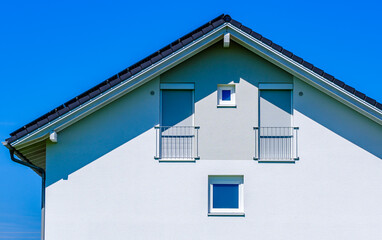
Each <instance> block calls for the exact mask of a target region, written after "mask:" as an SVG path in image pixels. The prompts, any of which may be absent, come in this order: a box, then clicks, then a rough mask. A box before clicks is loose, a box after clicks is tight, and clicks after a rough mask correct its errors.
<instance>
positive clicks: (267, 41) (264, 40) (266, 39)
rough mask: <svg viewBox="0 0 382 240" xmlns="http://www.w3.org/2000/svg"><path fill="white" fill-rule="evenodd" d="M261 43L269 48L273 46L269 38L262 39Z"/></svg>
mask: <svg viewBox="0 0 382 240" xmlns="http://www.w3.org/2000/svg"><path fill="white" fill-rule="evenodd" d="M261 41H262V42H263V43H265V44H267V45H269V46H271V45H272V41H271V40H269V39H268V38H265V37H262V38H261Z"/></svg>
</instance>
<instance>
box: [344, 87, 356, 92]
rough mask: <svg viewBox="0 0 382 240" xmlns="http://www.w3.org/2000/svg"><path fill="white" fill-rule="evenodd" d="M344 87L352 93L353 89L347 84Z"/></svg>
mask: <svg viewBox="0 0 382 240" xmlns="http://www.w3.org/2000/svg"><path fill="white" fill-rule="evenodd" d="M344 89H345V90H346V91H348V92H350V93H354V91H355V89H354V88H353V87H350V86H349V85H345V87H344Z"/></svg>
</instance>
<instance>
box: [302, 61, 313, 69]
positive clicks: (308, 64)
mask: <svg viewBox="0 0 382 240" xmlns="http://www.w3.org/2000/svg"><path fill="white" fill-rule="evenodd" d="M302 65H303V66H304V67H306V68H309V69H310V70H312V69H313V64H311V63H310V62H307V61H305V60H304V61H303V62H302Z"/></svg>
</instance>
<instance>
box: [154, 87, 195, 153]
mask: <svg viewBox="0 0 382 240" xmlns="http://www.w3.org/2000/svg"><path fill="white" fill-rule="evenodd" d="M193 95H194V94H193V90H179V89H176V90H174V89H171V90H167V89H166V90H164V89H162V98H161V102H162V104H161V105H162V107H161V108H162V109H161V147H160V149H161V150H160V151H161V152H160V154H161V158H163V159H192V158H193V157H194V156H195V155H194V151H195V150H194V145H195V127H194V123H193V113H194V98H193Z"/></svg>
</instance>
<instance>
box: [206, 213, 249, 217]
mask: <svg viewBox="0 0 382 240" xmlns="http://www.w3.org/2000/svg"><path fill="white" fill-rule="evenodd" d="M208 216H245V213H244V212H212V213H211V212H210V213H208Z"/></svg>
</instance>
